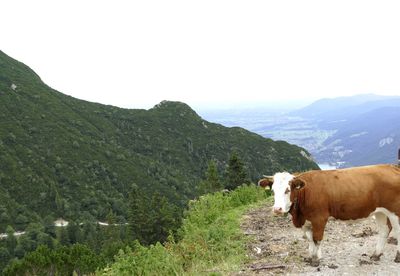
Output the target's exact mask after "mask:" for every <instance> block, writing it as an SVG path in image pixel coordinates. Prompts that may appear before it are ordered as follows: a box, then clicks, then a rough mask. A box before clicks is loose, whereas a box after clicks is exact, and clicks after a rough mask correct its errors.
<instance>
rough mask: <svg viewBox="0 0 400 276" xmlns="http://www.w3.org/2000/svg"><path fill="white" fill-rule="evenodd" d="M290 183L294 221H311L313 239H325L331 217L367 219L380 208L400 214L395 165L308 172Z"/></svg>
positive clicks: (399, 174)
mask: <svg viewBox="0 0 400 276" xmlns="http://www.w3.org/2000/svg"><path fill="white" fill-rule="evenodd" d="M290 185H291V188H292V189H291V194H290V197H291V201H292V202H293V205H292V208H291V210H290V213H291V214H292V217H293V223H294V225H295V226H296V227H301V226H303V225H304V223H305V221H306V220H308V221H310V222H311V224H312V226H313V227H312V228H313V239H314V241H321V240H322V238H323V232H324V228H325V225H326V222H327V221H328V218H329V217H330V216H332V217H334V218H337V219H341V220H350V219H353V220H354V219H360V218H366V217H368V216H369V215H370V214H371V213H372V212H374V211H375V210H376V208H378V207H383V208H386V209H387V210H389V211H391V212H393V213H395V214H396V215H397V216H400V169H399V168H398V167H396V166H392V165H375V166H366V167H356V168H349V169H340V170H329V171H309V172H306V173H303V174H300V175H298V176H296V177H295V178H294V179H293V180H292V181H291V183H290ZM295 186H297V187H298V189H296V188H295ZM301 186H302V187H301ZM296 202H297V203H296ZM294 207H296V208H294Z"/></svg>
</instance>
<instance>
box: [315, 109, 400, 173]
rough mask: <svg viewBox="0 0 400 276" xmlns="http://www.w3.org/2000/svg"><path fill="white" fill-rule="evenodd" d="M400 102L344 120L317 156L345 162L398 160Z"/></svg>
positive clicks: (356, 163)
mask: <svg viewBox="0 0 400 276" xmlns="http://www.w3.org/2000/svg"><path fill="white" fill-rule="evenodd" d="M399 111H400V105H399V106H386V107H380V108H376V109H373V110H371V111H368V112H365V113H363V114H361V115H359V116H356V117H354V118H352V119H350V120H348V121H346V122H344V123H343V124H342V125H341V126H340V128H338V129H337V131H336V132H335V133H334V134H333V135H332V136H330V137H329V138H328V139H326V140H325V141H324V144H323V147H322V148H321V149H319V150H318V156H319V158H321V159H325V160H329V162H339V163H341V162H345V163H344V164H345V165H346V166H360V165H368V164H379V163H395V162H396V158H397V156H396V155H397V151H398V149H399V147H400V112H399Z"/></svg>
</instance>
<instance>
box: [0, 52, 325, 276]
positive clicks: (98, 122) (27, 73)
mask: <svg viewBox="0 0 400 276" xmlns="http://www.w3.org/2000/svg"><path fill="white" fill-rule="evenodd" d="M133 104H134V103H133ZM316 168H318V167H317V165H316V164H315V163H314V162H313V161H312V160H311V158H310V157H309V154H308V153H307V151H305V150H304V149H302V148H300V147H297V146H294V145H290V144H288V143H286V142H283V141H272V140H270V139H265V138H263V137H261V136H259V135H256V134H254V133H251V132H248V131H246V130H244V129H241V128H226V127H223V126H221V125H218V124H213V123H210V122H207V121H205V120H203V119H202V118H201V117H199V116H198V115H197V114H196V113H195V112H194V111H193V110H192V109H191V108H190V107H189V106H187V105H186V104H184V103H180V102H167V101H164V102H161V103H160V104H158V105H156V106H155V107H154V108H152V109H149V110H135V109H122V108H117V107H113V106H106V105H101V104H96V103H90V102H86V101H82V100H78V99H75V98H72V97H69V96H66V95H64V94H62V93H60V92H57V91H55V90H53V89H51V88H50V87H48V86H47V85H46V84H44V83H43V82H42V81H41V79H40V78H39V76H38V75H36V74H35V73H34V72H33V71H32V70H31V69H30V68H29V67H27V66H26V65H24V64H22V63H20V62H18V61H16V60H14V59H12V58H10V57H8V56H7V55H5V54H4V53H3V52H1V51H0V232H2V233H4V235H6V236H7V237H6V238H3V239H2V240H1V241H0V244H1V247H0V264H1V265H2V267H4V266H5V265H6V264H7V263H8V262H9V260H11V259H14V258H18V259H23V258H24V256H25V258H33V257H29V256H34V253H35V252H42V253H43V254H45V252H47V253H48V254H50V255H51V254H53V255H51V256H53V257H54V258H55V259H57V260H59V259H60V258H61V259H66V258H67V257H68V259H69V260H73V259H74V257H73V256H75V257H76V256H77V254H78V253H79V254H86V255H87V256H88V257H87V259H88V260H89V259H92V258H91V257H89V256H93V254H95V255H96V258H97V259H96V260H97V262H98V263H97V264H96V265H94V264H93V266H92V267H91V268H90V269H93V267H94V266H96V267H101V266H104V265H105V264H106V263H107V262H110V261H111V260H112V259H113V256H114V254H116V252H117V251H118V249H120V248H122V247H123V246H125V245H126V244H129V243H130V242H132V241H134V240H138V241H139V242H141V243H142V244H144V245H147V244H153V243H154V242H156V241H163V240H165V239H166V238H167V237H168V235H170V234H171V233H172V234H174V231H177V229H178V228H179V225H180V224H181V218H182V213H183V210H185V208H186V206H187V202H188V200H190V199H193V198H196V197H198V196H199V195H201V194H203V193H206V192H213V191H217V190H219V189H221V188H224V187H225V188H229V189H234V188H235V187H236V186H237V185H240V184H242V183H248V182H251V181H254V180H256V179H257V178H259V177H260V175H262V174H263V173H264V174H271V173H273V172H276V171H282V170H286V171H304V170H308V169H316ZM58 218H63V219H65V220H66V221H68V222H69V223H68V225H67V226H66V227H56V226H55V225H54V221H55V220H56V219H58ZM99 222H102V223H100V224H99ZM107 224H108V226H107ZM155 225H157V226H159V227H154V226H155ZM17 231H24V234H22V235H15V234H14V232H17ZM28 252H32V253H31V254H33V255H29V254H28V255H26V254H27V253H28ZM77 252H78V253H77ZM47 253H46V254H47ZM37 254H39V253H37ZM79 254H78V255H79ZM39 255H40V254H39ZM50 255H49V256H50ZM86 255H85V256H86ZM51 256H50V257H49V258H50V259H51V258H53V257H51ZM60 256H64V257H60ZM18 264H20V265H22V264H21V263H18V261H14V262H13V265H14V266H16V267H17V266H18ZM63 264H66V263H63ZM70 265H71V266H72V267H73V266H74V265H75V264H73V261H71V262H70ZM84 265H88V266H90V265H89V264H84ZM54 269H56V268H54ZM59 269H61V270H62V269H67V270H68V269H71V267H68V268H66V267H64V268H59ZM81 269H82V271H84V270H85V269H89V268H85V269H84V268H81ZM67 270H66V271H67ZM68 271H69V270H68ZM91 271H93V270H91ZM77 273H78V272H77ZM79 273H80V272H79ZM79 273H78V274H79ZM82 273H83V272H82Z"/></svg>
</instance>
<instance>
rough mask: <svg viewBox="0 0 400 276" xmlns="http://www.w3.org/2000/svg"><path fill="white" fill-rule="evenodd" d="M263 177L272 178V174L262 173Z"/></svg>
mask: <svg viewBox="0 0 400 276" xmlns="http://www.w3.org/2000/svg"><path fill="white" fill-rule="evenodd" d="M263 177H264V178H273V177H274V176H273V175H263Z"/></svg>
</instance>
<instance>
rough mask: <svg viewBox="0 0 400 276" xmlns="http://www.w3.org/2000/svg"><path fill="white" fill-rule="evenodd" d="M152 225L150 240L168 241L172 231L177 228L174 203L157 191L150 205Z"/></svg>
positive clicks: (153, 241)
mask: <svg viewBox="0 0 400 276" xmlns="http://www.w3.org/2000/svg"><path fill="white" fill-rule="evenodd" d="M150 210H151V211H152V212H151V214H152V215H151V217H150V218H151V220H150V223H151V225H152V227H151V229H152V231H151V233H150V235H149V242H150V243H155V242H157V241H160V242H163V241H166V240H167V238H168V235H169V232H170V231H174V230H176V228H177V218H176V212H175V208H174V205H172V204H170V203H169V202H168V200H167V198H166V197H165V196H162V195H161V194H160V193H159V192H156V193H155V194H154V195H153V197H152V200H151V205H150Z"/></svg>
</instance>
